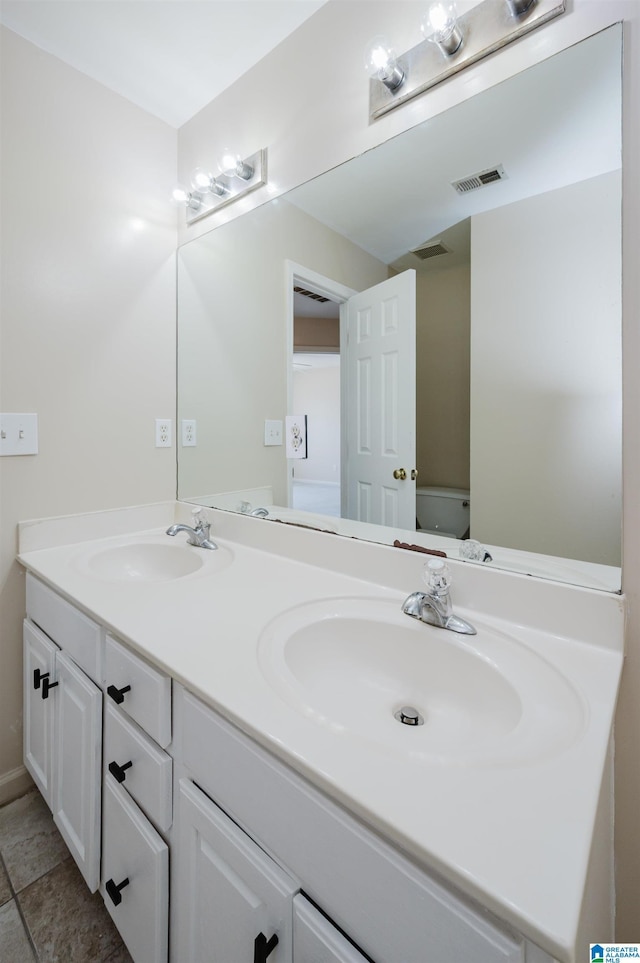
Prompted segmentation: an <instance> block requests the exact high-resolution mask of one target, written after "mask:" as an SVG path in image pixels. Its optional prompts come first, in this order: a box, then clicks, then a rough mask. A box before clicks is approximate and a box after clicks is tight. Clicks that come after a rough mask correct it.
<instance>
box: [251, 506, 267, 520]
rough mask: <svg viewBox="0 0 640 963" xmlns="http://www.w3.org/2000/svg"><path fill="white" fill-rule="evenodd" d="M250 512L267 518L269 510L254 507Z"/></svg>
mask: <svg viewBox="0 0 640 963" xmlns="http://www.w3.org/2000/svg"><path fill="white" fill-rule="evenodd" d="M248 514H249V515H256V516H257V517H258V518H266V517H267V515H268V514H269V512H268V511H267V509H266V508H254V509H253V511H252V512H249V513H248Z"/></svg>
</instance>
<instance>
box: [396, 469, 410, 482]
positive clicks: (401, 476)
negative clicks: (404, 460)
mask: <svg viewBox="0 0 640 963" xmlns="http://www.w3.org/2000/svg"><path fill="white" fill-rule="evenodd" d="M393 477H394V478H395V479H396V480H398V481H404V480H405V478H406V477H407V473H406V471H405V470H404V468H396V470H395V471H394V473H393Z"/></svg>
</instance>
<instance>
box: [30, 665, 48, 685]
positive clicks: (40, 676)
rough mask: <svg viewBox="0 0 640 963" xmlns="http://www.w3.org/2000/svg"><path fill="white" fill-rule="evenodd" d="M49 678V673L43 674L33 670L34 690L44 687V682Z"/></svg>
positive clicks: (38, 670)
mask: <svg viewBox="0 0 640 963" xmlns="http://www.w3.org/2000/svg"><path fill="white" fill-rule="evenodd" d="M48 678H49V673H48V672H41V671H40V669H34V670H33V688H34V689H39V688H40V686H41V685H42V680H43V679H48Z"/></svg>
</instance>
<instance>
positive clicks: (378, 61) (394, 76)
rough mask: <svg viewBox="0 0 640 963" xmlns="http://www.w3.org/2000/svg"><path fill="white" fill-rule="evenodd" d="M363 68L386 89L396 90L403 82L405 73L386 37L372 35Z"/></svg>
mask: <svg viewBox="0 0 640 963" xmlns="http://www.w3.org/2000/svg"><path fill="white" fill-rule="evenodd" d="M364 66H365V70H366V71H367V73H368V74H369V76H370V77H377V79H378V80H380V81H381V82H382V83H383V84H384V85H385V87H386V88H387V90H397V89H398V88H399V87H401V86H402V84H403V83H404V78H405V73H404V70H403V69H402V67H400V65H399V64H398V61H397V60H396V56H395V54H394V52H393V50H392V48H391V45H390V43H389V41H388V40H387V38H386V37H382V36H379V37H374V38H373V40H372V41H371V43H370V44H369V46H368V47H367V50H366V53H365V57H364Z"/></svg>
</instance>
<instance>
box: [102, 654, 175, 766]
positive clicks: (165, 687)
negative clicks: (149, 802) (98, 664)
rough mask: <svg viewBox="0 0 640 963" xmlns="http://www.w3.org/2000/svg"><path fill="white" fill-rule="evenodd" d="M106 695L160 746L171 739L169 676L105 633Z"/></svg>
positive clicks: (162, 746) (167, 743)
mask: <svg viewBox="0 0 640 963" xmlns="http://www.w3.org/2000/svg"><path fill="white" fill-rule="evenodd" d="M105 677H106V682H107V695H108V696H109V697H110V699H112V700H113V701H114V702H115V703H116V704H118V705H119V706H120V708H121V709H122V711H123V712H126V714H127V715H128V716H130V717H131V718H132V719H133V720H134V721H135V722H137V723H138V725H139V726H141V727H142V728H143V729H144V731H145V732H148V733H149V735H150V736H151V738H152V739H155V741H156V742H157V743H158V745H159V746H161V748H163V749H164V748H166V746H168V745H169V743H170V742H171V679H170V677H169V676H168V675H165V674H164V672H160V671H159V670H158V669H155V668H154V667H153V666H151V665H149V663H148V662H145V661H144V660H143V659H141V658H140V656H138V655H135V654H134V653H133V652H131V651H130V650H129V649H127V648H125V647H124V645H122V644H121V643H120V642H117V641H116V640H115V639H114V638H113V636H111V635H107V642H106V668H105Z"/></svg>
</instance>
